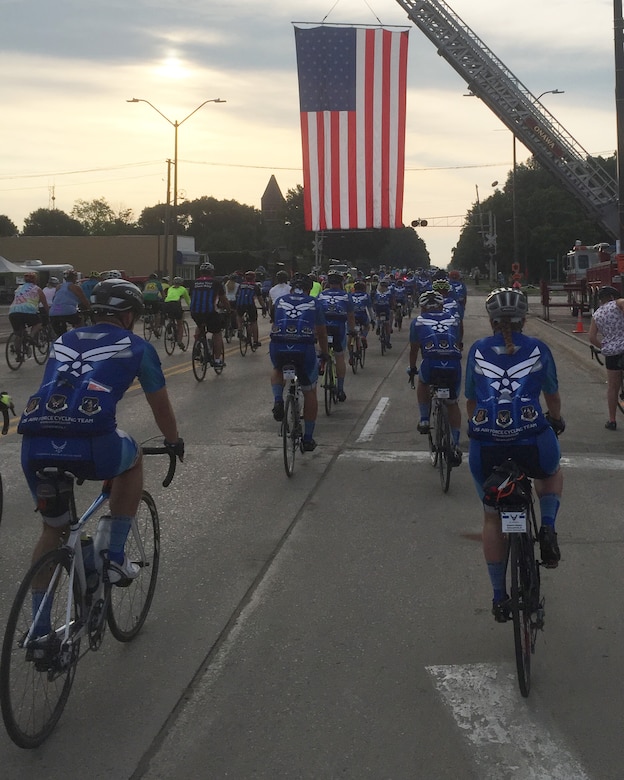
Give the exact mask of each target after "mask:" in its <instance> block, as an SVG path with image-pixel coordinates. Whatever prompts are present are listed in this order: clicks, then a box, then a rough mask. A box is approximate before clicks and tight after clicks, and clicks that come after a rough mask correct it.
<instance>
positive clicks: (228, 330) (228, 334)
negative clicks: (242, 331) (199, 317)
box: [223, 312, 237, 344]
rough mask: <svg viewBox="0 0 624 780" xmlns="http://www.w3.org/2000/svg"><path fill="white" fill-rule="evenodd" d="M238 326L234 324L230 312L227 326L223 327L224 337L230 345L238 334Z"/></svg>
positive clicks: (226, 321) (226, 318) (227, 316)
mask: <svg viewBox="0 0 624 780" xmlns="http://www.w3.org/2000/svg"><path fill="white" fill-rule="evenodd" d="M236 330H237V328H236V325H234V323H233V322H232V316H231V315H230V313H229V312H228V313H227V314H226V316H225V325H224V326H223V337H224V338H225V340H226V342H227V343H228V344H229V343H230V341H232V338H233V336H234V334H235V333H236Z"/></svg>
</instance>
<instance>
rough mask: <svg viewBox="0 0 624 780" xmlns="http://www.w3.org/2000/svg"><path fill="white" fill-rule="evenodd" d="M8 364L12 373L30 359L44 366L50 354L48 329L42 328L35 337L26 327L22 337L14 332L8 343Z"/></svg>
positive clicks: (6, 350) (28, 327) (6, 352)
mask: <svg viewBox="0 0 624 780" xmlns="http://www.w3.org/2000/svg"><path fill="white" fill-rule="evenodd" d="M5 354H6V362H7V365H8V367H9V368H10V369H11V371H17V370H18V369H19V368H21V366H22V364H23V363H24V362H25V361H26V360H27V358H29V357H31V356H32V357H34V359H35V362H36V363H38V364H39V365H40V366H42V365H43V364H44V363H45V362H46V360H47V359H48V355H49V354H50V340H49V339H48V329H47V328H40V329H39V330H38V331H37V332H36V333H35V334H34V336H33V335H32V331H31V327H30V326H28V325H25V326H24V328H23V330H22V334H21V337H18V335H17V333H15V331H13V333H11V335H10V336H9V338H8V339H7V342H6V347H5Z"/></svg>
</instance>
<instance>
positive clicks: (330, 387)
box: [323, 358, 336, 417]
mask: <svg viewBox="0 0 624 780" xmlns="http://www.w3.org/2000/svg"><path fill="white" fill-rule="evenodd" d="M323 392H324V397H325V414H326V415H327V416H328V417H329V416H330V415H331V413H332V404H333V402H334V393H335V392H336V380H335V371H334V361H333V358H330V359H329V360H328V361H327V363H326V365H325V378H324V380H323Z"/></svg>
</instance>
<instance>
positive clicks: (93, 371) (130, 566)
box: [18, 279, 184, 600]
mask: <svg viewBox="0 0 624 780" xmlns="http://www.w3.org/2000/svg"><path fill="white" fill-rule="evenodd" d="M91 309H92V311H93V314H94V317H95V319H96V324H95V325H91V326H89V327H84V328H76V329H74V330H72V331H70V332H68V333H65V334H63V335H62V336H61V337H60V338H59V339H57V341H55V342H54V344H52V347H51V350H50V357H49V359H48V362H47V365H46V369H45V373H44V375H43V380H42V383H41V386H40V388H39V389H38V390H37V391H36V392H35V393H34V394H33V395H31V397H30V398H29V400H28V403H27V404H26V408H25V410H24V412H23V414H22V416H21V419H20V422H19V427H18V433H21V434H23V437H24V438H23V441H22V468H23V470H24V474H25V476H26V480H27V482H28V486H29V488H30V490H31V493H32V495H33V498H34V499H35V500H36V499H37V487H38V478H37V471H38V470H40V469H42V468H45V467H48V466H54V467H58V468H62V469H66V470H67V471H71V473H73V474H74V475H75V476H76V477H78V478H79V479H92V480H104V479H112V480H113V483H112V490H111V494H110V501H109V506H110V512H111V514H110V516H106V517H103V518H101V519H100V525H99V526H98V535H99V536H100V538H102V537H103V538H105V539H106V540H107V547H108V549H109V558H110V566H111V569H110V579H111V582H123V581H125V580H127V579H132V578H134V577H136V576H137V575H138V573H139V569H138V567H137V566H136V565H135V564H134V563H132V562H130V561H128V560H127V559H126V558H125V556H124V545H125V541H126V537H127V536H128V532H129V530H130V526H131V522H132V518H133V517H134V515H135V514H136V512H137V509H138V506H139V503H140V500H141V492H142V490H143V466H142V460H141V450H140V447H139V445H138V444H137V442H136V441H134V439H133V438H132V437H130V436H129V435H128V434H127V433H125V432H124V431H122V430H120V429H119V428H118V427H117V420H116V408H117V403H118V402H119V401H120V400H121V398H122V397H123V395H124V393H125V392H126V390H127V389H128V388H129V387H130V385H131V384H132V383H133V382H134V380H135V378H138V380H139V382H140V383H141V387H142V388H143V391H144V392H145V397H146V399H147V402H148V404H149V405H150V408H151V410H152V414H153V415H154V419H155V421H156V424H157V425H158V427H159V429H160V431H161V432H162V434H163V435H164V437H165V445H166V446H170V447H171V448H172V449H173V451H175V453H176V454H177V455H178V457H180V459H182V456H183V455H184V443H183V441H182V439H180V438H179V436H178V427H177V423H176V419H175V415H174V413H173V409H172V407H171V403H170V401H169V396H168V394H167V389H166V387H165V378H164V376H163V372H162V369H161V366H160V360H159V359H158V355H157V354H156V350H155V349H154V347H153V346H152V345H151V344H149V343H148V342H146V341H144V340H143V339H142V338H140V337H139V336H136V335H134V334H133V333H132V328H133V327H134V324H135V322H136V320H137V319H138V317H139V316H140V315H141V313H142V312H143V297H142V294H141V290H139V288H138V287H137V286H136V285H134V284H132V283H131V282H127V281H124V280H122V279H107V280H106V281H103V282H100V284H98V285H97V286H96V287H95V289H94V291H93V293H92V295H91ZM67 530H68V527H67V513H64V514H60V515H59V516H58V517H48V516H46V517H44V518H43V529H42V532H41V536H40V538H39V541H38V542H37V544H36V546H35V550H34V553H33V561H35V560H38V559H39V558H40V557H41V556H42V555H44V554H45V553H46V552H48V551H49V550H53V549H55V548H56V547H58V545H59V543H60V541H61V539H63V538H64V537H65V535H66V533H67ZM39 596H40V599H41V598H43V592H42V593H41V594H39ZM33 598H34V599H35V600H36V594H33Z"/></svg>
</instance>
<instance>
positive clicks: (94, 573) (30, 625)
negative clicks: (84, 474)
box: [0, 446, 176, 748]
mask: <svg viewBox="0 0 624 780" xmlns="http://www.w3.org/2000/svg"><path fill="white" fill-rule="evenodd" d="M142 451H143V453H144V454H145V455H161V454H166V455H168V456H169V470H168V472H167V476H166V477H165V480H164V481H163V486H165V487H166V486H167V485H168V484H169V483H170V482H171V480H172V479H173V475H174V473H175V467H176V456H175V454H174V453H173V451H172V450H171V449H170V448H168V447H148V446H143V447H142ZM39 475H40V480H41V481H40V483H39V484H40V488H39V491H38V493H40V494H41V495H40V496H39V497H38V504H39V508H40V509H41V510H42V512H43V513H44V514H45V512H46V511H48V512H50V513H54V514H57V513H59V514H62V513H63V512H67V514H68V523H69V535H68V537H67V540H66V541H65V542H64V544H62V545H61V546H60V547H59V548H58V549H56V550H52V551H50V552H48V553H46V554H45V555H44V556H43V557H42V558H40V559H39V560H38V561H36V562H35V563H34V564H33V565H32V566H31V568H30V569H29V571H28V573H27V574H26V576H25V577H24V579H23V580H22V583H21V585H20V587H19V589H18V591H17V595H16V596H15V599H14V601H13V606H12V608H11V611H10V614H9V618H8V622H7V626H6V630H5V634H4V641H3V644H2V656H1V660H0V707H1V709H2V717H3V719H4V725H5V727H6V730H7V733H8V735H9V737H10V738H11V739H12V740H13V742H14V743H15V744H16V745H18V746H19V747H22V748H34V747H37V746H38V745H41V744H42V743H43V742H44V741H45V740H46V739H47V737H48V736H49V735H50V734H51V733H52V731H53V730H54V728H55V726H56V724H57V723H58V721H59V718H60V717H61V715H62V713H63V709H64V708H65V704H66V703H67V700H68V697H69V694H70V691H71V687H72V684H73V682H74V677H75V674H76V667H77V664H78V661H80V660H81V659H82V658H83V657H84V655H86V653H87V652H88V651H89V650H99V649H100V647H101V646H102V642H103V640H104V635H105V631H106V626H107V624H108V627H109V629H110V632H111V634H112V635H113V636H114V637H115V639H117V640H118V641H120V642H130V641H131V640H133V639H134V638H135V637H136V636H137V634H138V633H139V631H140V630H141V628H142V626H143V624H144V622H145V620H146V618H147V614H148V612H149V609H150V606H151V603H152V599H153V597H154V590H155V588H156V579H157V577H158V565H159V560H160V524H159V519H158V511H157V509H156V504H155V503H154V499H153V498H152V497H151V495H150V494H149V493H148V492H147V491H143V494H142V497H141V503H140V506H139V510H138V512H137V515H136V517H135V518H133V520H132V527H131V531H130V534H129V536H128V539H127V541H126V546H125V554H126V556H127V557H128V558H129V560H131V561H132V562H133V563H135V564H136V565H137V566H138V567H139V570H140V571H139V574H138V576H137V577H136V578H135V579H127V580H121V581H119V582H118V583H116V584H114V585H113V584H112V583H111V582H110V579H109V563H108V551H107V550H102V552H101V560H100V562H97V561H96V560H95V554H94V548H93V539H91V538H90V537H85V536H84V535H82V531H83V529H84V527H85V525H86V523H87V522H88V521H89V520H90V519H91V518H92V517H93V516H94V514H95V513H96V512H97V511H98V510H101V509H102V507H104V506H105V505H106V504H107V502H108V499H109V496H110V490H111V481H110V480H108V481H105V482H104V484H103V485H102V490H101V493H100V494H99V496H98V497H97V498H96V499H95V500H94V501H93V502H92V504H91V506H89V508H88V509H87V510H86V511H85V512H84V514H83V515H82V516H81V517H80V518H78V516H77V514H76V505H75V498H74V479H75V478H74V476H73V475H72V474H70V473H69V472H67V471H63V470H62V469H56V468H46V469H43V471H42V472H40V473H39ZM41 486H43V488H41ZM44 491H45V492H46V493H47V495H48V496H50V497H48V498H45V497H43V492H44ZM44 588H45V593H43V589H44ZM35 590H38V591H39V592H40V593H42V600H41V604H40V606H39V607H38V608H37V609H36V610H35V609H34V608H33V592H34V591H35ZM33 612H35V614H33ZM48 614H49V617H50V620H49V621H47V620H46V619H45V617H44V616H46V615H48ZM44 621H45V623H46V625H45V626H42V623H43V622H44ZM40 626H41V628H40Z"/></svg>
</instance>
